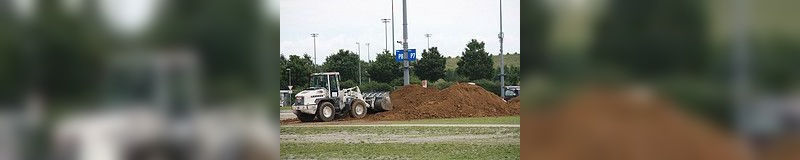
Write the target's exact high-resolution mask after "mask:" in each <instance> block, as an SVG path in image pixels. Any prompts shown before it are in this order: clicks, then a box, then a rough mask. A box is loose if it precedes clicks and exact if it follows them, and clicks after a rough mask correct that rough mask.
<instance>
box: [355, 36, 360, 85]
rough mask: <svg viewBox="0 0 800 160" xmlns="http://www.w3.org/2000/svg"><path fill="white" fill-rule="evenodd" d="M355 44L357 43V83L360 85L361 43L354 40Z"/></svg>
mask: <svg viewBox="0 0 800 160" xmlns="http://www.w3.org/2000/svg"><path fill="white" fill-rule="evenodd" d="M356 45H358V61H357V62H356V63H358V85H359V86H360V85H361V43H358V42H356Z"/></svg>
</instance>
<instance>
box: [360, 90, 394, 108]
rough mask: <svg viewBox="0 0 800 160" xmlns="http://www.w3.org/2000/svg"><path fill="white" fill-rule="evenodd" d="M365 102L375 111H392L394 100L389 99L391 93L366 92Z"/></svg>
mask: <svg viewBox="0 0 800 160" xmlns="http://www.w3.org/2000/svg"><path fill="white" fill-rule="evenodd" d="M364 101H366V102H367V104H369V106H370V107H371V108H372V109H374V110H375V111H390V110H392V100H391V98H389V92H366V93H364Z"/></svg>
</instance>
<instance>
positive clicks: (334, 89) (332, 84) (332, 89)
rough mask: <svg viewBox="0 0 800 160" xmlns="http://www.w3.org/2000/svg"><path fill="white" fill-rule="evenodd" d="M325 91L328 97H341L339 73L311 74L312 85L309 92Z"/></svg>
mask: <svg viewBox="0 0 800 160" xmlns="http://www.w3.org/2000/svg"><path fill="white" fill-rule="evenodd" d="M316 89H325V90H327V93H325V94H326V95H327V97H329V98H334V97H339V90H340V88H339V72H325V73H314V74H311V85H310V86H309V87H308V90H316Z"/></svg>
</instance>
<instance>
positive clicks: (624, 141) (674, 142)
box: [521, 85, 749, 160]
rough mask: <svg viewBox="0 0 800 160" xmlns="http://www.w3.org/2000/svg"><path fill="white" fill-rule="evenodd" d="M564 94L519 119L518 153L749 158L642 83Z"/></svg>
mask: <svg viewBox="0 0 800 160" xmlns="http://www.w3.org/2000/svg"><path fill="white" fill-rule="evenodd" d="M570 97H571V98H569V99H567V100H566V101H564V102H563V103H560V107H557V108H554V109H555V110H552V111H548V112H545V113H538V114H534V115H530V116H531V117H532V118H526V119H524V120H523V121H524V122H523V123H524V124H526V125H527V126H525V127H523V128H522V134H523V135H525V137H524V138H522V140H523V143H525V146H524V147H522V149H523V150H525V151H523V152H521V153H523V154H522V155H521V156H522V157H525V158H531V159H569V160H575V159H578V160H580V159H592V160H602V159H609V160H611V159H613V160H629V159H630V160H634V159H649V160H652V159H664V160H668V159H683V160H705V159H727V160H737V159H740V160H744V159H749V155H747V152H745V150H744V148H743V147H741V146H740V144H739V143H737V141H735V140H736V139H734V138H733V135H729V134H726V133H724V132H723V131H722V130H720V129H719V128H718V127H715V126H713V125H711V124H710V123H705V122H703V121H701V120H700V119H697V118H694V117H692V116H691V115H689V114H685V113H683V112H681V111H680V110H679V109H677V108H676V107H675V106H673V104H672V103H671V102H668V101H667V100H665V99H662V98H661V97H659V96H658V95H656V94H655V93H654V92H653V91H652V90H651V89H650V88H648V87H644V86H627V85H625V86H606V85H593V86H588V87H585V88H584V89H581V90H579V91H578V92H577V94H576V95H575V96H570Z"/></svg>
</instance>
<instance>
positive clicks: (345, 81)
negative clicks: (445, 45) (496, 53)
mask: <svg viewBox="0 0 800 160" xmlns="http://www.w3.org/2000/svg"><path fill="white" fill-rule="evenodd" d="M484 46H485V43H484V42H480V41H478V40H475V39H472V40H470V41H469V42H468V43H467V45H466V48H464V51H463V52H462V53H461V56H460V58H461V60H460V61H459V62H458V67H457V68H456V69H455V70H448V69H446V68H445V66H446V63H447V58H445V57H444V56H442V54H441V53H440V52H439V49H438V48H437V47H431V48H428V49H425V50H424V51H423V52H422V56H421V58H420V59H419V60H418V61H416V62H412V63H411V65H410V66H411V73H412V82H413V81H420V80H429V81H431V82H434V81H437V80H440V79H441V80H444V81H449V82H466V81H476V80H482V79H485V80H493V81H496V80H498V75H499V68H494V67H493V65H494V62H493V61H492V56H491V55H490V54H489V53H488V52H486V50H485V47H484ZM358 63H361V67H362V69H361V70H362V76H363V78H362V80H361V81H362V82H364V83H366V82H370V83H372V81H375V82H377V83H384V84H389V85H394V86H397V85H401V82H402V79H401V78H402V76H403V68H402V66H403V65H402V63H401V62H396V61H395V57H394V55H393V53H391V52H389V51H387V50H384V51H383V52H382V53H380V54H378V55H377V57H375V61H372V62H365V61H362V60H360V59H359V57H358V54H356V53H354V52H352V51H349V50H344V49H340V50H339V51H337V52H336V53H335V54H333V55H330V56H328V57H327V58H326V59H325V62H324V63H323V64H322V65H321V66H317V65H314V64H313V62H312V60H311V57H310V56H308V55H303V56H298V55H290V56H289V57H288V58H287V57H285V56H284V55H281V63H280V64H281V84H280V85H281V87H282V88H284V89H286V88H287V87H286V86H288V85H290V84H291V85H292V86H296V87H295V88H297V89H301V88H305V87H307V86H308V83H309V79H308V76H309V75H311V73H314V72H339V73H340V75H341V77H340V81H342V86H343V87H350V86H354V85H355V84H357V82H358V80H359V79H358V78H359V77H358V76H359V75H358V70H359V69H358V65H359V64H358ZM506 71H507V74H506V80H507V81H508V82H510V83H509V84H514V83H518V82H519V72H520V68H519V67H517V66H511V67H509V66H506Z"/></svg>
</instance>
